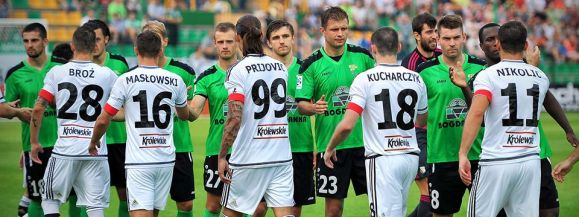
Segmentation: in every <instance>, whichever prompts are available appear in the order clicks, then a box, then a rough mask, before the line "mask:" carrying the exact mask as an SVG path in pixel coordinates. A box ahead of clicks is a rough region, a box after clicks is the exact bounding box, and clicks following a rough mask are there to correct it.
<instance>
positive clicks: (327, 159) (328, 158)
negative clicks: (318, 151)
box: [324, 149, 338, 169]
mask: <svg viewBox="0 0 579 217" xmlns="http://www.w3.org/2000/svg"><path fill="white" fill-rule="evenodd" d="M333 161H334V162H335V161H338V156H336V149H332V150H326V152H325V153H324V164H326V166H327V167H328V168H330V169H334V162H333Z"/></svg>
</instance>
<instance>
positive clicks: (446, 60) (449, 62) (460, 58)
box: [442, 53, 464, 67]
mask: <svg viewBox="0 0 579 217" xmlns="http://www.w3.org/2000/svg"><path fill="white" fill-rule="evenodd" d="M442 61H443V62H444V63H445V64H446V65H447V66H449V67H457V66H458V65H457V63H460V64H462V63H463V62H464V55H463V54H462V53H461V54H460V55H458V56H456V57H454V58H451V57H448V56H446V55H442Z"/></svg>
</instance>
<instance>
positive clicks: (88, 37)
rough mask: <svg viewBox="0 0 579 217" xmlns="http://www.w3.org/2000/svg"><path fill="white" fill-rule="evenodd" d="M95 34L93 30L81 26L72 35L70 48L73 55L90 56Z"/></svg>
mask: <svg viewBox="0 0 579 217" xmlns="http://www.w3.org/2000/svg"><path fill="white" fill-rule="evenodd" d="M95 43H96V34H95V32H94V30H92V29H90V28H88V27H86V26H81V27H78V28H76V30H75V31H74V33H73V34H72V44H71V48H72V51H73V52H74V53H75V54H78V53H82V54H92V53H93V50H94V48H95V46H96V45H95Z"/></svg>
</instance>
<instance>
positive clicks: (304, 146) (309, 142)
mask: <svg viewBox="0 0 579 217" xmlns="http://www.w3.org/2000/svg"><path fill="white" fill-rule="evenodd" d="M301 64H302V62H301V61H300V60H298V58H295V57H294V60H293V62H292V64H291V65H290V67H289V68H288V76H287V97H286V102H285V105H286V108H287V119H288V120H287V122H288V128H289V140H290V144H291V148H292V152H312V151H314V136H313V135H312V124H311V122H310V116H307V115H301V114H300V113H299V112H298V110H297V108H298V104H297V102H296V100H295V94H296V80H297V76H298V74H299V70H300V66H301Z"/></svg>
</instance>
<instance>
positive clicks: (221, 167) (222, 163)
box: [217, 158, 231, 184]
mask: <svg viewBox="0 0 579 217" xmlns="http://www.w3.org/2000/svg"><path fill="white" fill-rule="evenodd" d="M217 164H218V171H219V178H220V179H221V181H222V182H223V183H225V184H231V178H228V177H227V176H226V174H225V173H226V172H227V173H230V172H231V171H230V170H229V163H227V160H226V159H225V158H219V160H218V162H217Z"/></svg>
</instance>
